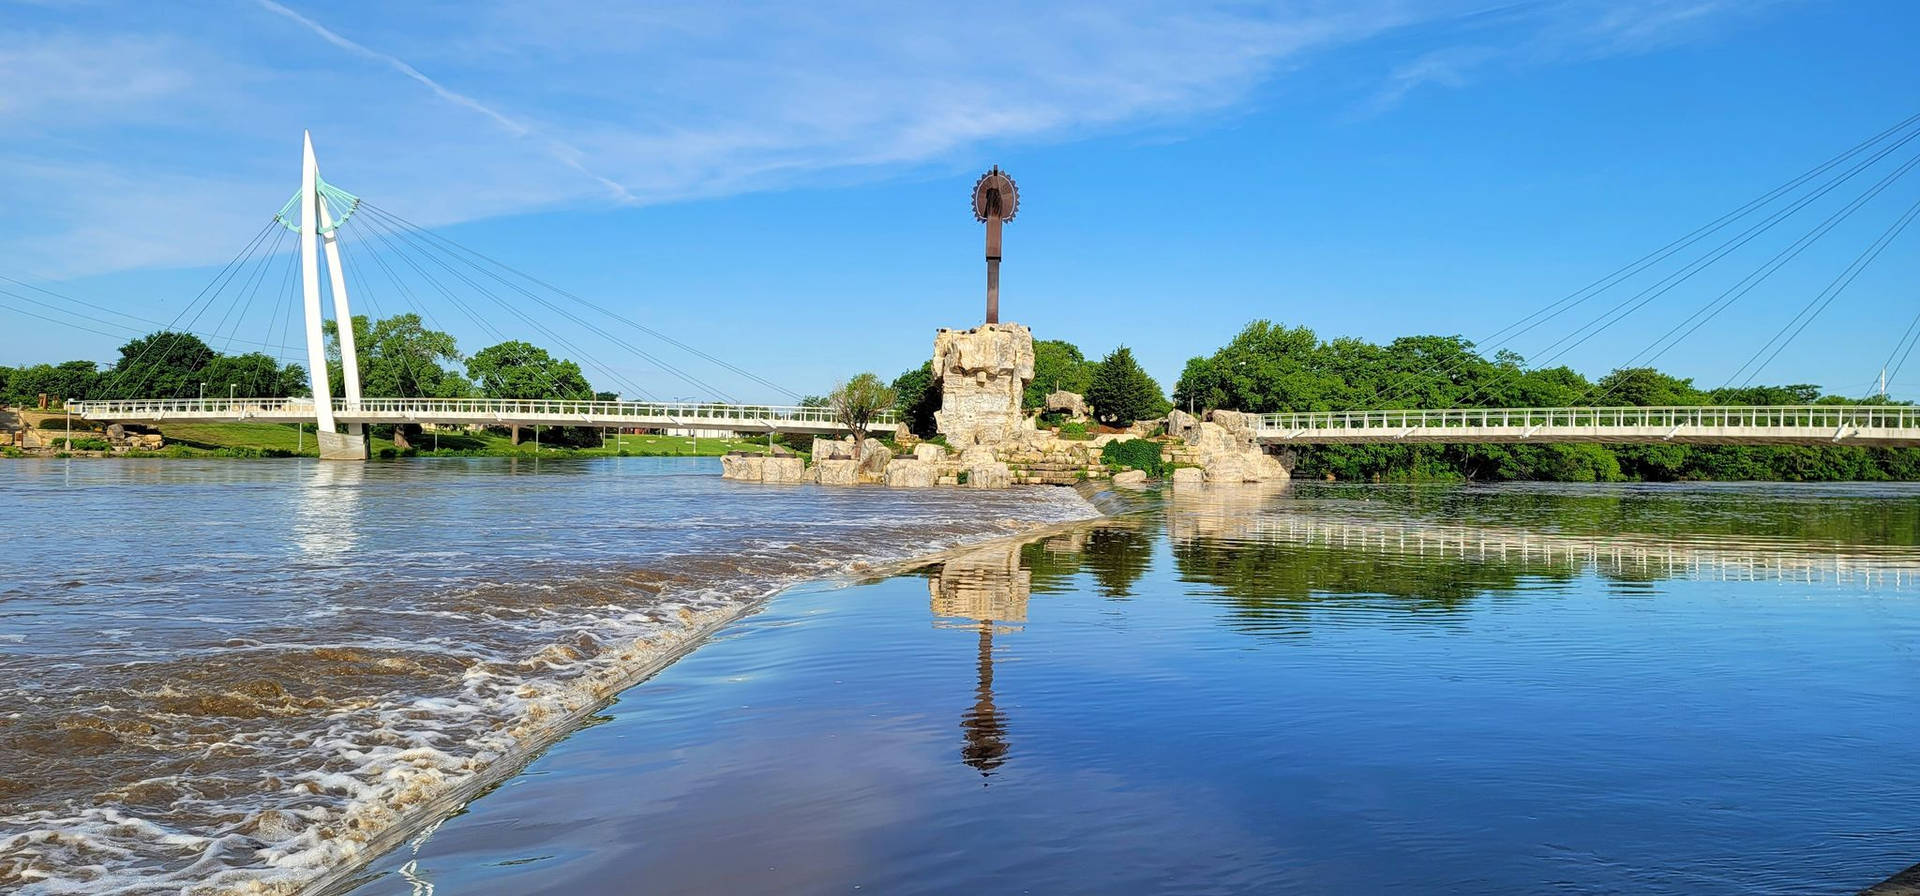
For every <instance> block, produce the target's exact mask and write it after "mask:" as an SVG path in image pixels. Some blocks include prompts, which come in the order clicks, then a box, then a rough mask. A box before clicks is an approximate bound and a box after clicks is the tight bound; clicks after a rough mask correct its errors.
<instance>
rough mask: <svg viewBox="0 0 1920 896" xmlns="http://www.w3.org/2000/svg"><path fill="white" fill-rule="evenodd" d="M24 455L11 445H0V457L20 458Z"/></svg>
mask: <svg viewBox="0 0 1920 896" xmlns="http://www.w3.org/2000/svg"><path fill="white" fill-rule="evenodd" d="M25 453H26V452H24V451H21V450H20V449H18V448H15V447H13V446H12V445H0V457H20V456H22V455H24V454H25Z"/></svg>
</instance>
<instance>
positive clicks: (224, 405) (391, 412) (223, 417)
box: [73, 398, 895, 435]
mask: <svg viewBox="0 0 1920 896" xmlns="http://www.w3.org/2000/svg"><path fill="white" fill-rule="evenodd" d="M73 409H74V411H75V412H76V413H78V414H79V415H80V416H82V417H84V418H86V419H88V420H99V421H119V422H125V423H166V422H182V421H199V422H218V423H236V422H245V423H300V422H312V421H313V419H314V404H313V400H312V399H309V398H235V399H227V398H206V399H196V398H185V399H114V400H108V401H84V402H74V403H73ZM333 414H334V418H335V419H337V420H339V421H340V422H342V423H438V424H452V425H467V424H473V425H482V426H503V425H515V424H517V425H520V426H533V425H541V426H595V427H662V428H678V427H687V428H692V429H712V430H732V431H738V432H755V433H760V432H769V431H771V432H791V433H806V434H811V435H833V434H839V433H844V432H846V431H847V429H846V427H845V426H842V425H841V424H840V423H839V421H837V420H835V419H834V416H833V410H832V409H831V408H813V407H790V406H781V405H738V404H719V403H713V402H707V403H678V402H653V401H553V400H544V399H512V398H363V399H361V400H360V401H359V402H358V403H357V404H355V405H353V406H351V407H350V406H349V405H348V403H347V401H346V399H343V398H336V399H334V400H333ZM894 422H895V421H894V415H893V413H892V412H891V411H889V412H885V413H882V414H880V415H878V416H877V417H876V418H875V420H874V422H873V426H874V427H875V428H876V429H878V428H882V427H891V426H893V425H894Z"/></svg>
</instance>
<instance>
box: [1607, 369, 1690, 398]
mask: <svg viewBox="0 0 1920 896" xmlns="http://www.w3.org/2000/svg"><path fill="white" fill-rule="evenodd" d="M1596 385H1597V388H1596V392H1595V396H1594V399H1593V400H1594V401H1595V402H1603V403H1605V404H1609V405H1635V406H1638V407H1674V406H1678V405H1690V404H1706V403H1707V396H1706V394H1705V393H1703V392H1701V391H1700V390H1699V389H1695V388H1694V387H1693V380H1690V379H1681V378H1679V377H1674V376H1668V375H1667V374H1664V373H1661V372H1660V371H1658V370H1655V369H1653V368H1651V367H1622V368H1620V369H1619V370H1616V371H1614V372H1612V373H1609V374H1607V375H1606V376H1603V377H1601V378H1600V382H1599V383H1598V384H1596Z"/></svg>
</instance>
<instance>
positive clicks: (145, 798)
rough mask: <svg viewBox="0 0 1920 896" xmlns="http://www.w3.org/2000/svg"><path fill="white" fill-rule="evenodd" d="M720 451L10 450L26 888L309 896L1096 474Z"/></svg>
mask: <svg viewBox="0 0 1920 896" xmlns="http://www.w3.org/2000/svg"><path fill="white" fill-rule="evenodd" d="M718 474H719V464H718V462H717V461H715V460H714V459H711V458H708V459H701V460H695V459H686V460H664V459H662V460H655V459H644V458H631V459H627V458H622V459H612V458H609V459H604V460H593V461H565V462H553V461H546V462H540V463H534V462H531V461H514V460H504V459H475V460H471V461H464V460H434V461H418V462H409V463H373V464H318V463H314V462H236V461H205V462H201V461H185V460H155V461H138V460H95V461H83V460H76V461H71V462H41V461H9V462H0V509H4V511H5V513H6V522H5V523H4V524H0V558H4V559H0V892H8V893H28V894H52V893H87V894H95V893H180V892H182V891H183V890H190V891H191V892H195V893H199V892H228V891H236V890H238V891H245V892H262V891H261V890H255V889H251V888H254V887H265V888H266V890H264V892H288V891H291V890H292V889H294V888H295V887H297V886H298V885H299V884H300V883H301V882H302V881H305V880H308V879H310V878H312V877H313V876H314V875H315V874H316V873H318V872H321V871H324V870H327V869H331V868H338V867H342V866H347V865H351V864H352V863H353V862H354V861H355V860H356V859H357V858H359V857H364V856H363V853H364V851H365V850H366V848H367V844H369V843H377V841H378V837H379V836H380V835H381V833H382V832H384V831H389V830H392V829H395V828H396V826H399V825H403V824H405V823H406V822H407V821H408V813H411V812H418V811H427V810H428V809H430V808H431V807H432V806H433V805H434V804H435V802H436V801H437V800H440V799H445V798H447V797H448V795H449V794H458V793H459V792H460V788H461V787H462V786H464V785H465V784H467V783H469V782H473V781H476V780H479V779H480V778H482V777H483V776H485V775H486V774H487V773H489V772H490V771H492V770H495V769H498V768H500V767H502V766H503V765H504V763H503V762H502V760H503V759H506V760H511V759H512V758H514V757H515V756H516V755H517V754H518V753H519V752H520V751H524V750H526V749H529V748H531V747H537V746H539V745H541V744H543V743H545V742H547V741H548V740H550V739H551V737H552V736H554V735H555V734H557V733H561V732H563V731H564V730H566V729H567V728H570V727H571V723H572V721H573V719H574V717H575V716H576V714H577V713H579V712H582V711H585V710H590V709H591V708H592V707H594V706H596V705H598V704H599V702H600V701H601V700H603V699H604V698H606V697H608V696H610V695H612V694H613V693H615V692H617V691H618V690H619V689H620V688H622V687H624V686H626V685H628V684H631V683H632V681H633V680H634V679H635V678H636V677H637V676H638V675H639V674H641V673H643V672H644V671H645V670H646V669H648V668H649V667H650V666H652V665H653V664H656V663H658V662H660V661H661V660H663V659H664V658H668V657H671V655H672V654H673V652H674V650H675V649H676V648H678V647H679V646H681V645H683V644H685V643H687V642H688V640H689V638H690V637H692V636H694V635H697V634H698V633H699V631H700V630H701V629H702V627H703V626H706V625H710V624H717V622H718V621H720V620H724V619H726V618H729V617H730V616H731V615H732V614H734V613H737V612H738V611H740V610H741V609H742V608H744V607H746V606H750V605H751V604H752V603H753V602H754V601H756V600H759V599H761V598H763V597H764V596H765V595H767V594H769V593H771V592H773V591H775V590H777V589H779V588H781V587H784V586H786V585H789V584H792V583H794V582H797V581H803V580H811V579H818V578H821V577H828V578H831V577H835V576H842V575H846V574H848V573H850V572H854V571H857V570H859V569H860V568H862V566H863V565H867V564H874V563H879V562H883V561H888V560H897V559H900V558H905V557H912V556H921V555H924V554H925V553H927V552H929V551H932V550H934V549H937V548H941V547H945V546H950V545H954V544H960V543H969V542H977V541H979V540H981V539H984V538H988V537H993V536H1000V535H1005V534H1007V533H1010V532H1015V531H1022V530H1025V529H1030V528H1031V526H1032V524H1036V523H1047V522H1058V521H1062V520H1072V519H1080V518H1084V517H1087V516H1090V515H1092V513H1093V511H1092V508H1091V506H1090V505H1088V504H1087V503H1086V502H1085V501H1084V500H1082V499H1081V498H1080V497H1079V496H1078V495H1076V494H1075V493H1074V492H1072V491H1070V490H1066V489H1032V490H1018V491H1009V492H1001V493H988V492H972V491H962V490H952V489H948V490H939V491H926V492H904V491H892V490H887V489H823V488H818V487H793V488H779V487H764V486H759V485H743V484H740V483H733V482H727V481H724V480H722V479H720V478H719V475H718Z"/></svg>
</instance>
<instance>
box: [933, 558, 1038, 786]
mask: <svg viewBox="0 0 1920 896" xmlns="http://www.w3.org/2000/svg"><path fill="white" fill-rule="evenodd" d="M1032 587H1033V581H1032V573H1031V572H1029V571H1028V570H1027V569H1025V568H1024V567H1022V566H1021V563H1020V546H1019V545H1007V546H1003V547H995V548H989V549H986V550H982V551H975V552H973V553H968V554H963V555H961V556H958V557H954V558H953V559H951V560H948V561H947V562H946V563H944V564H942V565H941V567H940V572H939V574H938V575H937V576H935V577H934V578H933V579H931V580H930V581H929V582H928V583H927V592H928V596H929V597H930V599H931V603H932V608H933V615H934V616H936V617H940V619H939V620H938V621H936V622H935V624H936V625H941V626H943V627H951V628H973V629H976V630H977V631H978V632H979V637H980V647H979V659H978V667H977V668H978V680H977V683H976V685H975V688H974V702H973V706H972V707H971V708H969V709H968V710H967V711H966V712H965V713H963V714H961V716H960V730H961V731H962V732H963V734H964V736H965V742H964V744H962V746H961V748H960V761H962V762H964V763H966V764H967V765H969V766H972V767H973V768H974V769H976V770H978V771H979V772H980V776H981V777H983V778H985V777H991V776H992V775H993V773H994V771H995V770H996V769H998V768H999V767H1000V766H1001V765H1003V764H1005V763H1006V761H1007V750H1008V744H1007V721H1006V715H1005V714H1004V713H1002V712H1001V711H1000V709H999V707H997V706H995V705H994V702H993V636H994V635H995V634H1005V633H1008V632H1014V631H1018V630H1019V629H1020V626H1021V624H1023V623H1025V622H1026V621H1027V598H1028V596H1029V595H1030V594H1031V592H1032ZM962 619H964V620H970V624H968V623H957V624H956V623H955V622H952V620H962Z"/></svg>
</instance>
